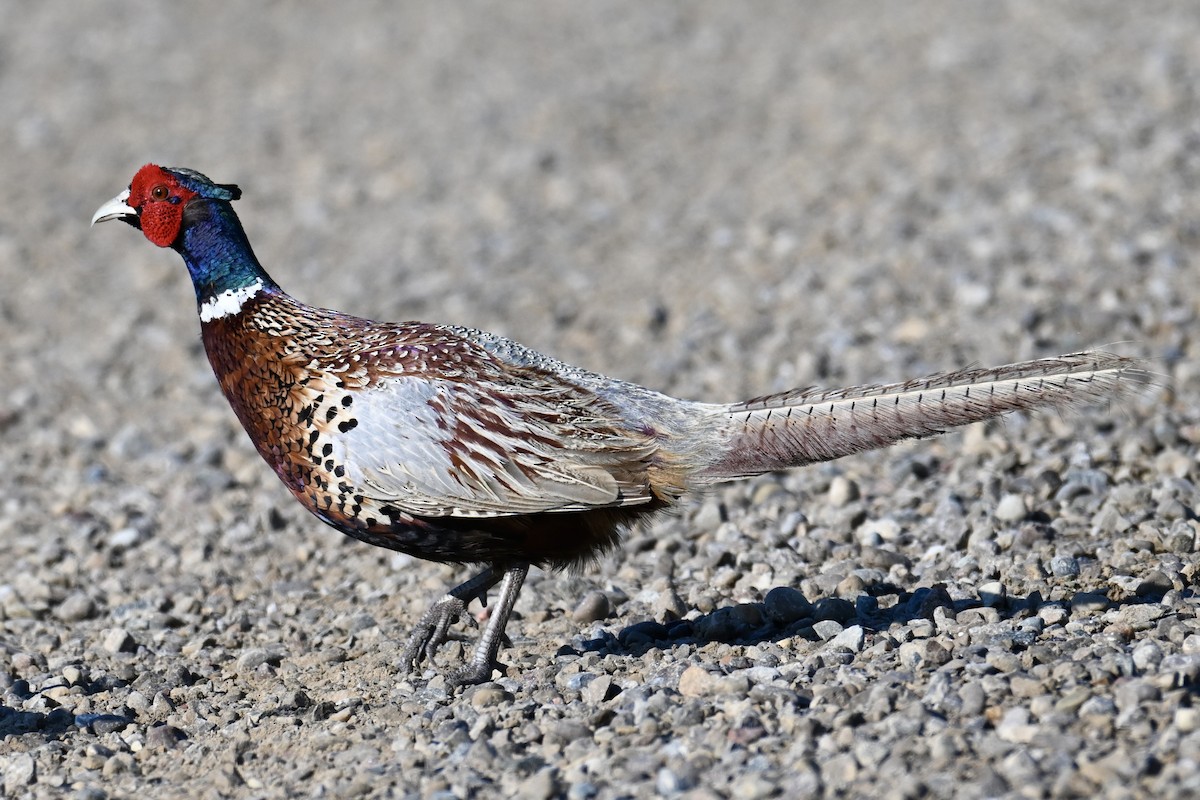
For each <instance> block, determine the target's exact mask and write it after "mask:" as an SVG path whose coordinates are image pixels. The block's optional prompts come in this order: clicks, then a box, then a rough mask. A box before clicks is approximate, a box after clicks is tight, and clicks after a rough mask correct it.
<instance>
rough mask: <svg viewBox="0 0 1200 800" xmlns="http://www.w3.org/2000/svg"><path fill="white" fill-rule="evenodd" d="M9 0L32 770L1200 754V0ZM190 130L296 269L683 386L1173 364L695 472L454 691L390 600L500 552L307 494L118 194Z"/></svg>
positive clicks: (535, 610)
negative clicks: (1085, 351)
mask: <svg viewBox="0 0 1200 800" xmlns="http://www.w3.org/2000/svg"><path fill="white" fill-rule="evenodd" d="M2 5H4V6H5V9H4V10H3V16H4V18H5V22H4V24H3V25H0V109H2V110H0V118H2V119H3V121H4V124H3V125H2V126H0V145H2V146H0V153H2V155H0V187H2V191H0V287H2V288H0V363H2V364H3V365H4V374H5V391H3V392H2V393H0V464H3V466H4V469H3V470H2V471H0V487H2V489H3V490H2V492H0V547H2V548H3V549H2V551H0V552H2V553H3V556H2V560H0V564H2V565H3V571H2V572H0V789H2V793H3V795H4V796H6V797H14V798H19V797H37V798H57V797H63V796H65V797H74V798H87V800H99V798H126V797H154V798H217V797H222V798H224V797H229V798H282V797H295V796H313V797H434V798H465V797H490V796H516V797H523V798H549V797H562V796H565V797H569V798H579V799H581V800H582V799H584V798H593V797H594V798H621V797H646V796H652V795H655V794H658V795H663V796H679V797H687V798H696V800H701V799H707V798H724V797H731V798H738V799H739V800H750V799H751V798H760V797H789V798H795V797H806V796H831V797H863V798H885V799H887V798H916V797H985V796H986V797H1009V796H1011V797H1029V798H1040V797H1089V798H1133V797H1157V798H1171V797H1192V796H1196V794H1197V793H1200V702H1198V696H1197V695H1198V691H1200V618H1198V616H1197V613H1198V611H1200V600H1198V599H1197V597H1196V589H1195V586H1196V583H1197V580H1198V579H1200V554H1198V553H1197V533H1198V532H1200V523H1198V521H1197V516H1196V511H1197V508H1198V504H1197V499H1198V498H1197V489H1196V486H1197V482H1198V481H1200V467H1198V465H1197V450H1198V445H1200V402H1198V400H1197V397H1198V396H1200V394H1198V391H1200V370H1198V367H1197V363H1198V362H1197V357H1198V355H1200V333H1198V330H1197V316H1198V314H1200V299H1198V298H1200V292H1198V290H1197V279H1198V277H1200V276H1198V273H1197V263H1196V258H1195V256H1194V255H1193V254H1194V253H1195V252H1196V249H1197V245H1198V244H1200V225H1198V223H1197V221H1198V220H1200V195H1198V193H1197V183H1198V180H1200V102H1198V95H1197V92H1198V89H1197V87H1200V7H1198V6H1197V5H1195V4H1191V3H1184V2H1180V3H1160V2H1139V3H1126V2H1090V3H1082V2H1081V3H1054V4H1050V3H1036V2H1012V3H999V2H998V3H959V2H946V3H937V2H908V3H904V4H890V3H853V4H841V3H838V4H832V3H831V4H809V3H793V2H778V3H760V4H735V3H722V2H695V3H687V4H665V3H654V4H652V3H638V2H627V3H612V2H598V3H587V4H578V3H558V4H551V3H536V2H505V3H483V2H468V3H460V4H428V5H426V4H393V3H386V2H376V3H354V2H351V3H340V4H334V3H328V4H315V3H313V4H304V3H296V4H288V3H274V4H265V5H263V6H262V7H259V6H252V5H250V4H232V3H215V2H205V1H203V0H193V1H192V2H188V3H158V2H150V0H143V1H142V2H116V0H103V1H101V2H91V3H75V2H70V3H68V2H64V1H63V0H46V1H45V2H39V3H17V2H15V1H13V0H10V2H7V3H3V4H2ZM150 160H155V161H157V162H158V163H163V164H166V165H171V166H188V167H193V168H196V169H199V170H201V171H203V172H206V173H208V174H209V175H211V176H212V177H213V178H214V179H216V180H219V181H229V182H238V183H240V184H241V185H242V187H243V189H244V190H245V198H244V199H243V200H242V201H241V202H240V203H239V206H238V208H239V212H240V213H241V215H242V218H243V220H244V222H245V224H246V226H247V228H248V231H249V234H250V236H251V240H252V241H253V242H254V244H255V247H256V249H257V251H258V253H259V255H260V256H261V257H262V259H263V261H264V263H265V264H266V265H267V267H268V269H270V270H271V272H272V274H273V275H274V277H276V278H277V279H278V280H279V281H280V282H281V284H282V285H284V286H285V287H288V288H289V289H290V290H291V291H292V292H293V293H294V294H296V295H297V296H298V297H300V298H302V299H305V300H307V301H310V302H313V303H317V304H320V305H326V306H331V307H336V308H341V309H345V310H347V311H351V312H354V313H357V314H360V315H365V316H373V317H377V318H384V319H408V318H422V319H427V320H435V321H446V322H456V323H463V324H469V325H473V326H476V327H480V328H484V329H488V330H493V331H496V332H499V333H502V334H505V335H508V336H511V337H513V338H515V339H518V340H519V341H522V342H525V343H527V344H529V345H531V346H533V347H535V348H538V349H540V350H543V351H546V352H550V353H552V354H554V355H557V356H559V357H562V358H564V359H566V360H567V361H570V362H574V363H578V364H581V365H585V366H588V367H591V368H594V369H598V370H601V371H603V372H606V373H608V374H611V375H614V376H618V377H622V378H625V379H629V380H633V381H637V382H640V383H644V384H648V385H651V386H653V387H655V388H659V389H663V390H666V391H669V392H672V393H674V394H677V395H680V396H685V397H694V398H704V399H711V400H735V399H740V398H742V397H746V396H750V395H756V394H762V393H765V392H768V391H772V390H778V389H783V388H787V387H791V386H800V385H808V384H820V385H825V386H841V385H849V384H852V383H859V382H875V381H887V380H897V379H903V378H908V377H916V376H919V375H922V374H926V373H929V372H934V371H938V370H941V369H946V368H951V367H957V366H962V365H965V364H969V363H982V364H991V363H997V364H999V363H1005V362H1008V361H1014V360H1018V359H1023V358H1029V357H1035V356H1040V355H1049V354H1054V353H1059V352H1068V351H1072V350H1077V349H1081V348H1083V347H1088V346H1097V345H1099V346H1105V345H1108V346H1113V347H1117V348H1118V349H1120V350H1121V351H1122V352H1128V353H1131V354H1139V355H1145V356H1148V357H1150V358H1152V359H1153V361H1152V368H1153V369H1154V370H1155V371H1156V372H1157V373H1159V374H1160V376H1161V381H1162V384H1161V385H1160V386H1159V387H1157V388H1153V389H1150V390H1148V391H1145V392H1143V393H1141V394H1140V395H1137V396H1133V397H1130V398H1127V399H1125V400H1123V401H1121V402H1119V403H1117V404H1114V405H1112V406H1111V407H1107V408H1104V407H1101V408H1096V409H1093V410H1088V411H1086V412H1084V413H1078V414H1065V415H1062V416H1059V415H1054V414H1049V415H1042V416H1034V417H1014V418H1010V419H1009V420H1007V421H1006V422H1005V423H1003V424H996V425H988V426H974V427H972V428H969V429H967V430H966V431H965V432H963V433H958V434H953V435H949V436H946V437H944V438H941V439H938V440H934V441H930V442H924V443H916V444H911V445H905V446H903V447H897V448H893V449H891V450H888V451H884V452H879V453H872V454H867V455H863V456H860V457H855V458H849V459H845V460H842V461H839V462H835V463H832V464H828V465H821V466H815V467H809V468H806V469H802V470H797V471H794V472H791V473H788V474H784V475H776V476H767V477H764V478H761V479H758V480H754V481H748V482H743V483H740V484H733V485H730V486H728V487H726V488H722V489H721V490H720V491H717V492H714V493H713V494H712V495H710V496H708V497H701V498H697V499H695V500H694V501H693V502H690V503H688V504H687V505H685V507H684V508H683V510H682V512H681V513H679V514H678V515H676V516H674V517H667V518H663V519H661V520H658V521H655V522H654V523H652V524H649V525H645V526H642V527H639V528H637V529H635V530H634V531H632V532H631V533H630V535H629V537H628V539H627V542H626V546H625V547H624V549H623V550H622V552H621V553H620V554H619V555H618V556H614V557H609V558H606V559H604V560H603V561H602V562H600V563H598V564H597V565H595V566H594V567H593V568H591V569H588V570H586V571H584V572H583V573H581V574H578V575H569V574H568V575H560V574H546V573H541V572H539V571H537V570H535V571H534V572H533V574H531V576H530V580H529V582H528V583H527V585H526V587H525V590H524V592H523V593H522V595H521V598H520V601H519V602H518V604H517V613H516V615H515V617H514V619H513V621H512V623H511V624H510V626H509V632H510V634H511V636H512V638H513V644H512V647H511V648H507V649H505V650H504V651H503V652H502V657H503V659H504V660H505V661H506V663H507V664H508V665H509V667H510V668H509V669H508V671H507V675H505V676H500V675H499V674H497V678H496V680H495V681H494V682H492V683H488V684H484V685H482V686H479V687H474V688H469V689H466V690H464V691H460V692H447V690H446V686H445V683H444V681H443V679H442V678H441V677H440V674H439V673H438V672H436V671H434V670H429V671H426V672H424V673H422V674H418V675H414V676H405V675H402V674H400V673H399V671H398V670H397V668H396V660H397V653H398V650H399V644H400V643H401V642H402V641H403V637H404V636H405V634H406V630H407V626H408V625H409V624H410V623H411V622H413V621H414V620H415V619H416V617H417V616H418V615H419V613H420V612H421V611H422V610H423V608H424V606H425V605H426V604H427V603H428V602H429V601H430V600H431V599H433V598H434V597H436V596H437V595H438V594H439V593H440V592H441V591H443V590H444V588H445V587H447V586H449V585H452V584H453V583H455V582H457V581H459V580H461V579H463V578H464V577H466V575H467V571H466V570H465V569H456V568H451V567H444V566H438V565H432V564H427V563H423V562H418V561H414V560H412V559H410V558H407V557H403V556H398V555H395V554H393V553H390V552H387V551H384V550H380V549H375V548H371V547H368V546H365V545H362V544H358V543H356V542H353V541H351V540H350V539H348V538H345V537H341V536H339V535H337V534H335V533H334V532H332V531H330V530H329V529H327V528H325V527H324V526H322V525H321V524H319V523H318V522H316V521H315V520H314V519H312V518H310V517H308V516H307V515H306V514H305V512H303V511H302V510H301V509H300V508H299V507H298V506H296V505H295V504H294V503H293V501H292V500H291V498H290V496H289V495H288V494H287V493H286V492H285V490H284V489H283V488H282V486H281V485H279V484H278V482H277V481H276V480H275V478H274V477H273V476H272V475H271V473H270V472H269V470H267V469H266V468H265V467H264V465H263V464H262V463H261V462H260V461H259V460H258V457H257V456H256V455H255V453H254V451H253V450H252V448H251V447H250V445H249V444H248V442H247V441H246V439H245V436H244V434H243V433H242V432H241V430H240V429H239V428H238V426H237V422H236V420H235V419H234V417H233V414H232V413H230V411H229V409H228V408H227V407H226V405H225V402H224V401H223V400H222V399H221V397H220V396H219V393H218V390H217V387H216V385H215V381H214V380H213V379H212V376H211V374H210V373H209V369H208V366H207V363H206V362H205V360H204V357H203V354H202V352H201V348H200V342H199V337H198V336H197V331H198V324H197V320H196V316H195V312H194V306H193V298H192V295H191V291H190V289H189V286H188V281H187V278H186V275H185V273H184V270H183V269H182V266H181V264H180V263H179V259H178V257H177V256H175V255H174V254H172V253H170V252H166V251H158V250H156V249H155V248H154V247H152V246H150V245H149V244H148V243H147V242H146V241H144V240H143V239H142V237H141V236H140V235H138V234H137V233H136V232H134V231H132V230H130V229H128V228H125V227H124V226H119V225H111V226H102V227H99V228H97V229H95V230H89V229H88V225H87V220H88V218H89V216H90V215H91V213H92V211H93V210H94V209H95V208H96V207H97V206H99V205H100V204H101V203H102V202H103V201H105V200H107V199H108V198H110V197H112V196H113V195H114V194H116V193H117V192H118V191H119V190H120V189H121V188H123V187H124V186H125V185H126V184H127V183H128V181H129V178H130V177H131V176H132V175H133V173H134V171H135V170H136V169H137V167H138V166H140V165H141V164H142V163H144V162H146V161H150ZM460 653H461V648H460V647H459V646H458V645H457V644H455V645H454V646H452V647H450V648H448V649H447V651H446V652H445V653H444V654H443V656H442V659H441V662H440V663H441V664H442V665H447V664H450V663H452V662H453V658H454V657H455V656H456V655H458V654H460Z"/></svg>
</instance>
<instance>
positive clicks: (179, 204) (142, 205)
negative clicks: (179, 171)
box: [128, 164, 196, 247]
mask: <svg viewBox="0 0 1200 800" xmlns="http://www.w3.org/2000/svg"><path fill="white" fill-rule="evenodd" d="M195 196H196V192H194V191H192V190H191V189H187V188H185V187H183V186H181V185H180V184H179V181H178V179H177V178H176V177H175V176H174V175H172V174H171V173H169V172H167V171H166V170H164V169H163V168H162V167H158V166H155V165H154V164H147V165H146V166H144V167H142V168H141V169H139V170H138V172H137V174H136V175H134V176H133V182H132V183H130V184H129V201H128V202H129V205H130V206H131V207H132V208H135V209H137V211H138V217H139V219H140V221H141V227H142V233H144V234H145V236H146V238H147V239H149V240H150V241H151V242H153V243H154V244H156V245H158V246H159V247H170V246H171V244H173V243H174V241H175V239H176V238H178V236H179V229H180V226H181V225H182V223H183V209H184V206H186V205H187V202H188V201H189V200H191V199H192V198H193V197H195Z"/></svg>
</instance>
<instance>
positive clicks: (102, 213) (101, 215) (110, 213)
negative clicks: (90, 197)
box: [92, 189, 137, 225]
mask: <svg viewBox="0 0 1200 800" xmlns="http://www.w3.org/2000/svg"><path fill="white" fill-rule="evenodd" d="M128 199H129V190H128V189H126V190H125V191H123V192H121V193H120V194H119V195H117V196H116V197H114V198H113V199H112V200H109V201H108V202H107V203H105V204H104V205H102V206H100V207H99V208H98V209H96V213H95V214H93V215H92V224H93V225H95V224H96V223H97V222H108V221H109V220H110V219H121V218H122V217H136V216H137V212H136V211H134V210H133V209H132V208H130V207H129V204H128V203H126V202H125V201H126V200H128Z"/></svg>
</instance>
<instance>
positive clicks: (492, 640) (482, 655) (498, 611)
mask: <svg viewBox="0 0 1200 800" xmlns="http://www.w3.org/2000/svg"><path fill="white" fill-rule="evenodd" d="M528 573H529V565H528V564H517V565H515V566H510V567H506V568H505V569H504V577H503V578H502V579H501V583H500V598H499V600H497V602H496V607H495V608H493V609H492V613H491V616H490V617H488V621H487V625H486V626H485V627H484V629H483V633H482V634H480V636H479V643H478V644H476V645H475V652H474V653H473V654H472V655H471V660H470V661H468V662H467V663H465V664H463V665H462V666H461V667H459V668H458V669H456V670H455V671H454V672H453V673H451V674H450V675H449V676H447V680H448V681H449V682H450V683H451V684H452V685H454V686H465V685H470V684H474V683H483V682H484V681H486V680H487V679H488V678H490V677H492V669H493V668H494V667H497V666H499V664H498V662H497V661H496V654H497V653H499V652H500V644H501V642H503V641H504V640H505V639H506V637H505V635H504V626H505V625H507V624H508V617H509V615H510V614H512V610H513V606H515V605H516V604H517V595H519V594H520V593H521V585H522V584H523V583H525V576H526V575H527V574H528ZM492 583H493V585H494V584H495V580H493V581H492Z"/></svg>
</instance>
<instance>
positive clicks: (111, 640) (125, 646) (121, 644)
mask: <svg viewBox="0 0 1200 800" xmlns="http://www.w3.org/2000/svg"><path fill="white" fill-rule="evenodd" d="M102 647H103V648H104V649H105V650H107V651H108V652H110V653H112V654H114V655H115V654H117V653H132V652H135V651H136V650H137V642H136V641H134V638H133V636H131V635H130V634H129V631H127V630H125V629H124V628H113V629H112V630H110V631H109V632H108V633H106V634H105V635H104V642H103V645H102Z"/></svg>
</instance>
